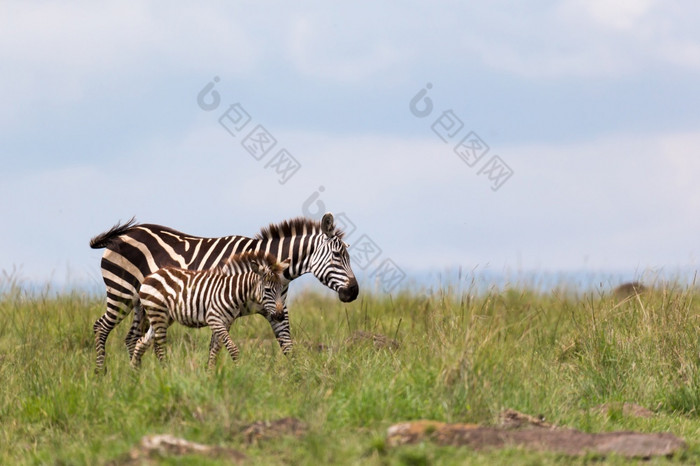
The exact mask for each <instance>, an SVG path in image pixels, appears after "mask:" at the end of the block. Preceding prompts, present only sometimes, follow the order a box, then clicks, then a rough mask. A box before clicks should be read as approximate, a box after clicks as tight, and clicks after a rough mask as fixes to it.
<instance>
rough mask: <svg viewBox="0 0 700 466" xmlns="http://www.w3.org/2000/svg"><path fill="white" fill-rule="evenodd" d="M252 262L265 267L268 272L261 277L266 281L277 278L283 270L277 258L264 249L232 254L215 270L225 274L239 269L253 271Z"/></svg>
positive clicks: (238, 271)
mask: <svg viewBox="0 0 700 466" xmlns="http://www.w3.org/2000/svg"><path fill="white" fill-rule="evenodd" d="M253 264H257V265H258V266H259V267H260V269H261V270H262V269H267V271H269V273H265V274H264V277H263V278H264V279H265V280H268V281H277V280H279V276H280V274H281V273H282V271H283V270H284V269H283V267H282V264H280V263H279V262H277V258H276V257H275V256H273V255H272V254H269V253H266V252H265V251H257V252H251V251H248V252H243V253H241V254H234V255H232V256H231V257H229V258H228V259H226V260H225V261H224V262H223V263H222V264H221V265H220V266H219V267H217V268H216V269H215V270H217V271H219V272H222V273H226V274H232V273H241V271H242V272H246V271H253V270H254V268H253V267H254V266H253Z"/></svg>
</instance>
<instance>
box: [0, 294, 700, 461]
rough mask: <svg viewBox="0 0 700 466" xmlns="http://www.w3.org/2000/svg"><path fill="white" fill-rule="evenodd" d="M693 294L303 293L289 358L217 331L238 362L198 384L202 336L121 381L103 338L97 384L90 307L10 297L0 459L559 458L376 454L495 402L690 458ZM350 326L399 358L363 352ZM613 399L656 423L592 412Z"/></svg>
mask: <svg viewBox="0 0 700 466" xmlns="http://www.w3.org/2000/svg"><path fill="white" fill-rule="evenodd" d="M697 298H698V293H697V291H696V290H695V289H693V288H687V287H686V288H681V287H677V286H672V285H669V286H666V287H659V288H658V289H655V290H652V291H650V292H649V293H646V294H643V295H640V296H635V297H630V298H627V299H618V298H615V297H614V296H612V295H599V294H588V295H583V296H575V295H573V294H565V293H559V292H552V293H541V292H535V291H532V290H529V289H526V288H523V289H503V290H495V289H492V290H491V291H489V292H484V293H478V294H477V293H473V292H471V291H464V292H457V291H454V290H451V289H447V288H446V289H438V290H434V291H420V292H409V291H402V292H399V293H397V294H394V295H392V296H389V295H371V294H363V295H361V297H360V298H359V299H358V300H357V301H356V302H354V303H351V304H341V303H339V302H338V301H337V300H334V299H331V298H324V297H321V296H319V295H317V294H314V293H303V294H302V295H300V296H298V297H297V298H296V299H295V300H294V303H293V304H292V306H291V311H290V313H291V322H292V334H293V337H294V339H295V350H294V353H293V355H292V356H290V357H285V356H283V355H282V354H281V351H280V350H279V347H278V345H277V343H276V341H275V340H274V339H273V336H272V332H271V330H270V328H269V325H268V324H267V322H266V321H265V320H264V319H263V318H261V317H259V316H253V317H246V318H243V319H239V320H238V321H236V322H235V323H234V325H233V328H232V336H233V339H234V341H236V342H237V344H239V347H240V348H241V358H240V360H239V361H238V362H236V363H235V364H234V363H233V362H232V361H231V360H230V359H229V358H228V357H227V355H226V354H225V353H222V355H221V356H220V358H219V361H218V366H217V370H216V372H215V373H214V374H209V373H207V372H206V370H205V368H206V359H207V349H208V340H209V336H210V333H209V331H208V330H206V329H203V330H191V329H183V328H180V327H175V326H174V327H172V329H171V330H170V331H169V355H170V360H169V363H168V365H167V366H166V367H161V366H160V365H159V364H158V363H157V361H156V358H155V356H154V355H153V353H152V352H149V353H147V354H146V355H145V356H144V361H143V365H142V368H141V370H140V371H136V372H135V371H133V370H131V369H130V367H129V365H128V360H127V355H126V350H125V347H124V344H123V338H124V336H125V333H126V330H127V327H128V325H126V324H122V325H121V326H120V327H118V328H117V329H116V330H115V331H114V332H113V333H112V336H111V337H110V339H109V341H108V345H107V346H108V347H107V367H108V372H107V374H106V375H104V376H95V375H94V374H93V368H94V345H93V335H92V330H91V329H92V324H93V322H94V321H95V319H96V318H97V317H98V316H99V315H101V314H102V312H103V299H102V298H101V297H96V296H89V295H83V294H78V293H74V294H61V295H56V294H52V293H51V292H50V291H46V292H45V293H43V294H40V295H31V294H27V293H24V292H23V291H21V289H20V288H19V287H17V286H14V287H9V289H8V291H6V292H5V293H4V294H3V295H2V296H1V297H0V381H1V383H2V389H1V390H0V464H32V463H36V464H46V463H49V464H53V463H64V464H96V463H97V464H103V463H107V462H111V461H117V462H118V461H119V460H120V459H123V458H124V455H125V454H126V453H127V452H128V451H129V450H130V449H131V448H132V447H133V446H134V445H135V444H136V443H138V441H139V439H140V438H141V437H142V436H143V435H146V434H152V433H171V434H174V435H179V436H182V437H185V438H187V439H189V440H192V441H197V442H201V443H207V444H214V445H222V446H229V447H233V448H237V449H240V450H241V451H243V452H245V454H246V455H248V456H249V457H251V459H252V461H253V462H254V463H256V464H258V463H261V464H290V463H295V464H318V463H319V462H326V463H337V464H421V463H440V464H450V463H454V464H464V463H465V462H466V463H474V464H492V463H493V462H498V463H511V464H512V463H515V464H517V463H522V464H525V463H557V462H562V458H561V457H558V456H557V455H553V454H552V455H548V454H545V453H533V452H522V451H519V452H518V454H514V453H513V451H511V450H508V451H501V452H483V453H475V452H471V451H469V450H466V449H458V448H440V447H437V446H435V445H431V444H423V445H418V446H413V447H403V448H396V449H389V448H387V447H386V445H385V444H384V440H383V439H384V434H385V432H386V428H387V427H388V426H389V425H391V424H392V423H395V422H398V421H404V420H410V419H434V420H440V421H447V422H470V423H481V424H493V423H497V422H498V415H499V413H500V412H501V411H502V410H503V409H505V408H512V409H516V410H519V411H523V412H526V413H529V414H532V415H543V416H545V418H547V419H548V420H549V421H550V422H554V423H556V424H561V425H567V426H570V427H574V428H578V429H582V430H586V431H606V430H619V429H639V430H643V431H666V430H671V431H673V432H674V433H676V434H677V435H680V436H682V437H684V438H685V439H686V441H687V442H688V444H689V449H688V452H687V453H686V454H685V455H684V456H683V457H681V458H678V459H679V460H689V461H694V462H697V461H700V448H699V445H700V442H699V441H698V432H700V415H699V409H700V375H699V373H698V363H699V355H700V342H699V341H698V332H697V328H698V326H697V323H698V316H699V315H700V305H699V304H698V301H697ZM358 331H362V332H365V333H364V334H363V335H367V334H368V333H372V334H382V335H384V336H386V337H387V338H388V339H395V340H396V341H397V342H398V347H394V346H392V345H384V346H382V347H378V346H377V345H375V344H374V342H373V341H372V340H371V339H365V340H363V339H362V338H357V335H358V334H357V332H358ZM353 335H354V336H355V337H353ZM380 346H381V345H380ZM319 348H321V349H319ZM623 401H627V402H634V403H637V404H639V405H642V406H644V407H647V408H649V409H652V410H653V411H655V412H656V415H655V416H654V417H652V418H649V419H639V418H634V417H629V416H625V415H623V414H622V413H621V412H616V411H614V410H613V411H609V412H601V411H600V410H594V409H592V408H594V407H596V406H598V405H601V404H603V403H610V402H623ZM286 416H291V417H296V418H299V419H301V420H302V421H304V422H305V423H306V424H307V425H308V426H309V430H308V432H307V434H306V435H305V436H303V437H301V438H298V439H297V438H293V437H282V438H279V439H276V440H274V441H268V442H261V443H260V444H254V445H248V444H246V443H245V442H244V440H243V438H242V437H241V436H240V435H239V434H238V431H239V430H240V428H241V427H242V426H243V425H245V424H247V423H251V422H254V421H257V420H273V419H276V418H281V417H286ZM190 459H191V460H193V461H194V459H192V458H190ZM199 461H201V460H199ZM207 461H211V462H214V463H217V462H221V463H222V464H223V463H225V461H224V460H223V459H221V460H216V459H212V460H207ZM569 461H570V460H569V459H567V460H566V462H569ZM578 461H585V459H580V460H578Z"/></svg>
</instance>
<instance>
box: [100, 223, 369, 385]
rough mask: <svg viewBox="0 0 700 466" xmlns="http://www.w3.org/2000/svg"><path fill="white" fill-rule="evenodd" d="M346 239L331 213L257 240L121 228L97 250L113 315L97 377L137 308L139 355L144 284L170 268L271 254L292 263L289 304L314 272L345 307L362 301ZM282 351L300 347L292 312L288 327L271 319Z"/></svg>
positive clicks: (103, 328)
mask: <svg viewBox="0 0 700 466" xmlns="http://www.w3.org/2000/svg"><path fill="white" fill-rule="evenodd" d="M342 237H343V233H342V231H339V230H337V229H336V228H335V226H334V223H333V215H332V214H330V213H328V214H326V215H324V216H323V219H322V220H321V221H320V222H318V221H314V220H311V219H307V218H295V219H292V220H287V221H283V222H281V223H279V224H271V225H270V226H268V227H266V228H263V229H262V230H261V231H260V233H258V235H256V236H255V237H254V238H250V237H246V236H225V237H221V238H202V237H197V236H192V235H188V234H185V233H181V232H179V231H176V230H173V229H171V228H167V227H164V226H160V225H151V224H137V223H135V222H134V220H133V219H132V220H131V221H129V222H127V223H126V224H124V225H115V226H114V227H113V228H112V229H110V230H109V231H107V232H105V233H102V234H100V235H98V236H96V237H94V238H93V239H92V240H91V241H90V247H92V248H94V249H101V248H105V252H104V254H103V256H102V264H101V266H102V277H103V279H104V282H105V285H106V288H107V309H106V312H105V313H104V314H103V315H102V316H101V317H100V318H99V319H97V321H96V322H95V325H94V326H93V330H94V332H95V350H96V366H97V367H96V371H97V372H101V371H102V370H103V369H104V359H105V345H106V341H107V338H108V337H109V334H110V332H111V331H112V329H114V327H116V326H117V325H118V324H119V323H120V322H121V321H122V320H123V319H124V318H125V317H126V316H127V315H129V313H131V310H132V309H133V310H134V320H133V322H132V325H131V328H130V330H129V334H128V335H127V337H126V345H127V348H128V349H129V356H130V357H131V356H132V355H133V350H134V347H135V346H136V342H137V341H138V339H139V338H140V337H141V336H142V335H143V334H144V332H145V331H146V328H147V326H148V322H147V321H146V319H144V317H143V313H142V311H141V309H140V304H139V296H138V290H139V287H140V285H141V283H142V282H143V280H144V278H145V277H146V276H147V275H149V274H151V273H153V272H155V271H156V270H158V269H160V268H163V267H178V268H182V269H187V270H205V269H209V268H212V267H216V266H217V265H219V264H220V263H221V262H222V261H223V260H225V259H226V258H228V257H230V256H231V255H234V254H240V253H242V252H246V251H253V252H256V251H264V252H265V253H269V254H272V255H273V256H275V258H276V259H277V261H279V262H282V261H284V260H285V259H291V262H290V265H289V268H288V269H287V270H286V271H285V272H284V278H285V281H287V283H285V286H284V287H283V290H282V295H283V298H284V299H286V296H287V288H288V282H289V281H292V280H294V279H296V278H298V277H300V276H301V275H303V274H306V273H313V274H314V275H315V276H316V277H317V278H318V279H319V280H320V281H321V283H323V284H324V285H326V286H327V287H329V288H330V289H332V290H334V291H336V292H337V293H338V297H339V298H340V300H341V301H343V302H350V301H353V300H355V299H356V298H357V295H358V291H359V288H358V285H357V280H356V279H355V275H354V273H353V271H352V268H351V267H350V259H349V255H348V252H347V245H346V244H345V243H344V242H343V240H342ZM268 321H269V322H270V326H271V327H272V330H273V332H274V334H275V337H276V338H277V341H278V342H279V344H280V346H281V348H282V351H283V352H284V353H287V352H289V351H290V350H291V348H292V339H291V335H290V332H289V316H288V313H287V309H286V306H285V310H284V318H283V319H282V320H281V321H277V320H275V319H271V318H268Z"/></svg>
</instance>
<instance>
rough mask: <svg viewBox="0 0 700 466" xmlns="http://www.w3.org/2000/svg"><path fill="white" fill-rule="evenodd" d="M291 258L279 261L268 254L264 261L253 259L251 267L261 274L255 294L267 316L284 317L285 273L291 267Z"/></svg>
mask: <svg viewBox="0 0 700 466" xmlns="http://www.w3.org/2000/svg"><path fill="white" fill-rule="evenodd" d="M290 262H291V259H287V260H284V261H282V262H277V260H276V258H275V256H273V255H271V254H266V255H265V256H264V258H263V260H262V261H260V262H258V261H255V260H251V263H250V268H251V269H252V270H253V272H254V273H255V274H257V275H258V276H259V280H258V283H257V288H256V290H255V296H256V300H257V301H258V303H259V304H260V305H261V306H262V312H263V314H264V315H266V316H272V317H273V318H274V319H275V320H278V321H279V320H282V319H284V293H283V290H284V283H286V282H285V279H284V276H283V273H284V271H285V270H287V268H288V267H289V263H290Z"/></svg>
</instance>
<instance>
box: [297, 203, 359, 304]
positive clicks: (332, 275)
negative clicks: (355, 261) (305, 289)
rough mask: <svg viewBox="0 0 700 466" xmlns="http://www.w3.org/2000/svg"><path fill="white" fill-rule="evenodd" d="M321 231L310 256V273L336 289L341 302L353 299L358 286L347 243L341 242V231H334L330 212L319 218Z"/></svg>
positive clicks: (332, 288)
mask: <svg viewBox="0 0 700 466" xmlns="http://www.w3.org/2000/svg"><path fill="white" fill-rule="evenodd" d="M321 232H322V234H321V235H319V236H318V239H317V241H316V248H315V249H314V252H313V253H312V254H311V258H310V263H309V268H310V270H311V273H313V274H314V276H315V277H316V278H318V280H319V281H320V282H321V283H323V284H324V285H326V286H327V287H328V288H330V289H331V290H333V291H336V292H337V293H338V298H340V300H341V301H342V302H344V303H349V302H351V301H354V300H355V299H356V298H357V294H358V293H359V291H360V288H359V286H358V285H357V279H356V278H355V274H354V273H353V271H352V268H351V267H350V255H349V254H348V245H347V244H345V243H344V242H343V234H342V232H338V231H336V229H335V225H334V223H333V214H331V213H330V212H329V213H327V214H325V215H324V216H323V219H322V220H321Z"/></svg>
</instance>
